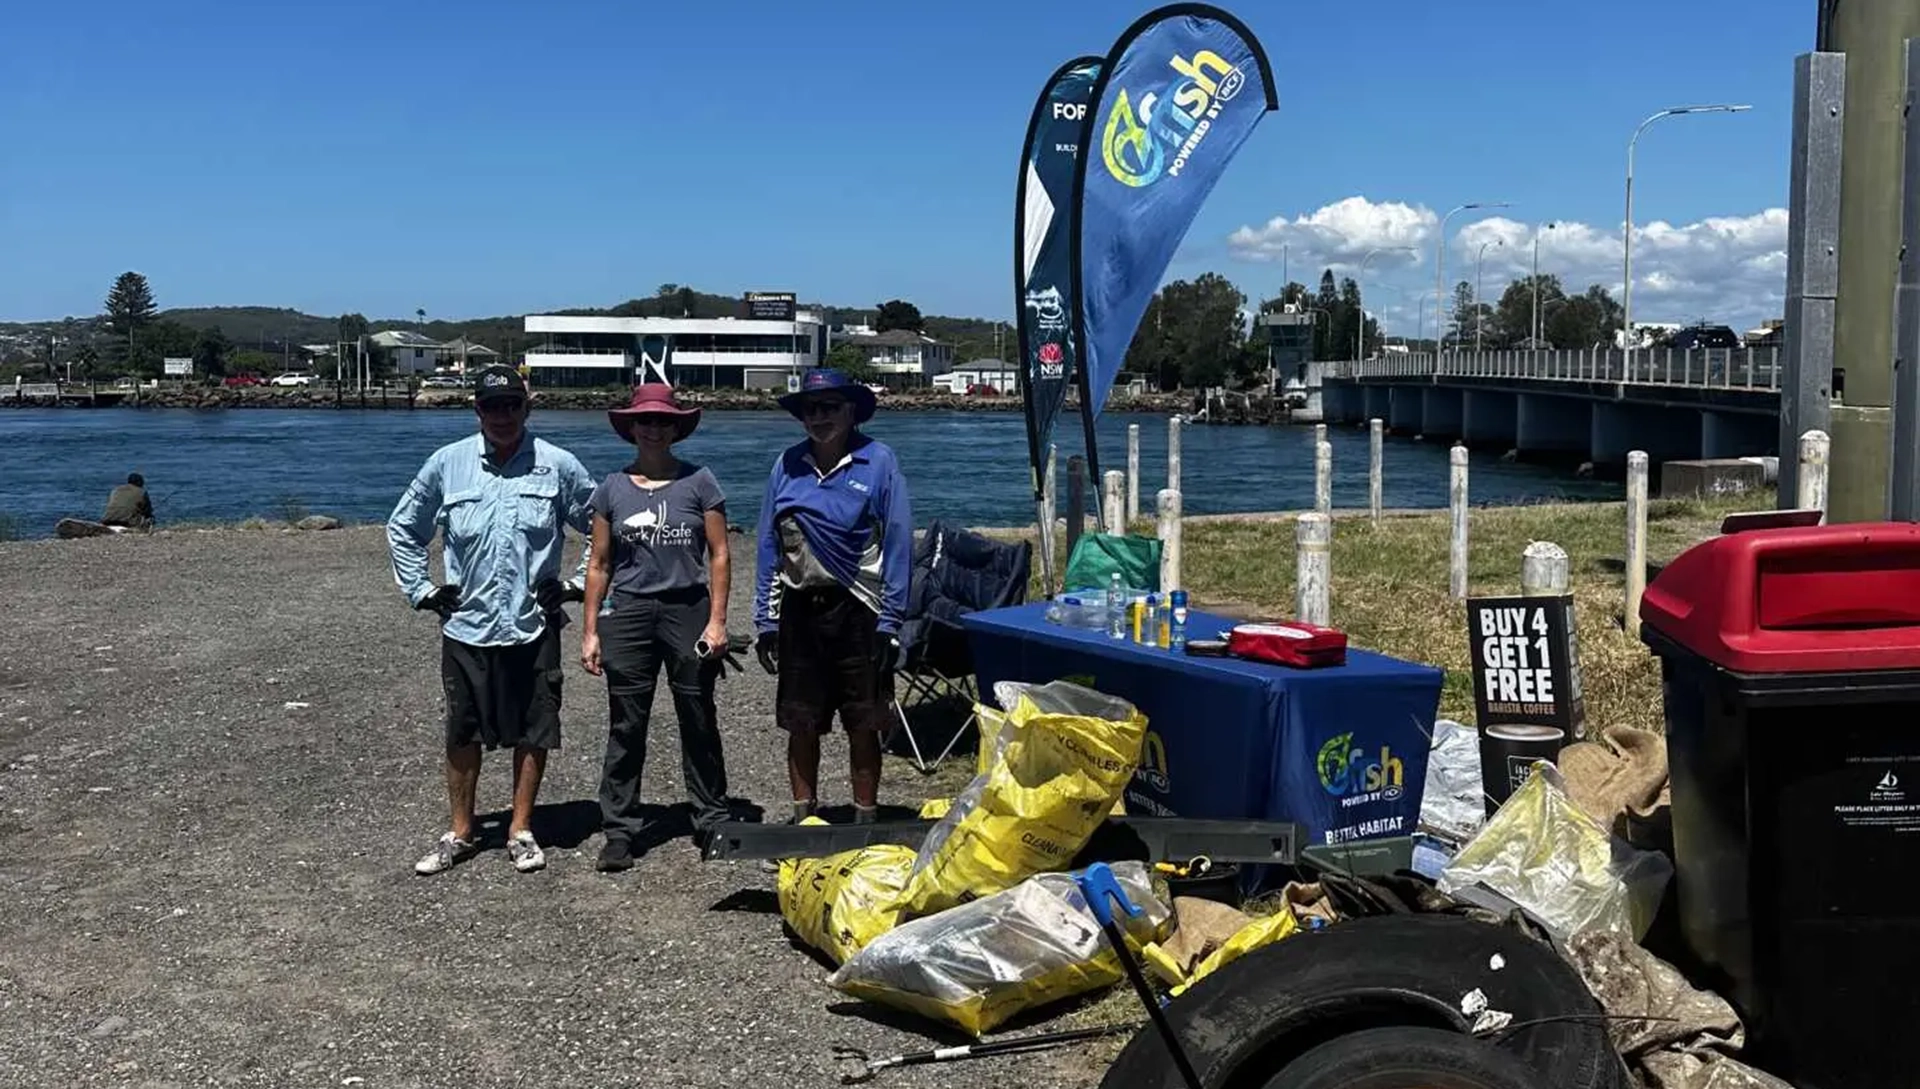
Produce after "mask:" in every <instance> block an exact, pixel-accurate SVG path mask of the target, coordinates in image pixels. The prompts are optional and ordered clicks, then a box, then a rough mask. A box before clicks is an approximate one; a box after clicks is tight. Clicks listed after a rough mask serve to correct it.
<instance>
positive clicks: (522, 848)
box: [507, 832, 547, 873]
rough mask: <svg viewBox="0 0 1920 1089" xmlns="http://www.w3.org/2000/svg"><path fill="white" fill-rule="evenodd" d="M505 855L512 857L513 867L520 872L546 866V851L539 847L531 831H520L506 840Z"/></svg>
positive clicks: (530, 871) (541, 868) (529, 871)
mask: <svg viewBox="0 0 1920 1089" xmlns="http://www.w3.org/2000/svg"><path fill="white" fill-rule="evenodd" d="M507 856H508V857H509V858H512V859H513V868H514V869H516V870H519V871H520V872H521V873H532V872H533V871H535V870H543V869H546V866H547V853H546V852H545V851H542V850H541V849H540V844H539V841H537V840H535V839H534V838H533V833H532V832H521V833H519V834H518V835H516V836H514V837H513V838H511V839H509V840H507Z"/></svg>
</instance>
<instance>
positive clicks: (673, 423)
mask: <svg viewBox="0 0 1920 1089" xmlns="http://www.w3.org/2000/svg"><path fill="white" fill-rule="evenodd" d="M633 423H634V426H635V427H664V428H678V427H679V426H680V420H679V418H678V417H676V416H663V415H658V414H651V415H646V416H635V417H634V418H633Z"/></svg>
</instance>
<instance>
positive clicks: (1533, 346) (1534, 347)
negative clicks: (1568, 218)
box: [1527, 220, 1559, 352]
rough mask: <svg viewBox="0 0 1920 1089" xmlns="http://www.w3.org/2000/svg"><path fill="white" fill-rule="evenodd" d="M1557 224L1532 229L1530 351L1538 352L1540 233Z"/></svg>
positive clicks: (1548, 222) (1543, 224)
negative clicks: (1531, 328) (1531, 324)
mask: <svg viewBox="0 0 1920 1089" xmlns="http://www.w3.org/2000/svg"><path fill="white" fill-rule="evenodd" d="M1556 226H1559V224H1557V223H1554V222H1553V221H1552V220H1548V221H1547V222H1545V223H1542V224H1541V225H1539V226H1538V227H1535V228H1534V229H1533V332H1532V333H1531V334H1530V335H1529V336H1528V338H1527V339H1528V340H1529V341H1530V342H1531V343H1530V344H1529V346H1528V348H1529V350H1530V351H1536V352H1537V351H1539V350H1540V232H1542V231H1551V230H1553V229H1554V228H1555V227H1556Z"/></svg>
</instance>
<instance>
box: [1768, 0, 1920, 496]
mask: <svg viewBox="0 0 1920 1089" xmlns="http://www.w3.org/2000/svg"><path fill="white" fill-rule="evenodd" d="M1823 8H1824V9H1825V12H1826V15H1827V19H1826V20H1825V22H1826V25H1825V26H1824V27H1823V28H1822V40H1821V41H1820V42H1819V43H1818V44H1817V45H1816V46H1815V48H1817V49H1823V50H1830V51H1832V52H1835V53H1844V54H1846V59H1847V82H1846V106H1845V111H1846V114H1847V128H1846V137H1845V144H1844V147H1843V150H1842V153H1841V157H1842V159H1843V160H1844V162H1843V164H1842V167H1841V170H1840V174H1839V178H1838V183H1837V184H1835V181H1834V179H1833V178H1832V177H1831V176H1829V177H1827V178H1825V179H1823V180H1824V181H1825V182H1826V183H1827V184H1832V185H1834V188H1835V189H1836V190H1837V191H1838V197H1839V201H1840V232H1839V250H1840V279H1839V283H1840V288H1841V290H1840V291H1839V292H1838V294H1837V295H1836V296H1835V299H1834V320H1833V337H1834V341H1833V369H1834V373H1835V374H1836V375H1844V376H1845V382H1846V389H1845V390H1844V395H1843V396H1839V397H1836V398H1835V399H1834V403H1833V406H1832V409H1831V420H1830V422H1829V424H1828V425H1827V428H1826V430H1827V431H1828V433H1829V434H1831V435H1832V436H1833V481H1832V487H1833V493H1832V505H1831V506H1830V507H1829V508H1828V510H1827V520H1828V521H1829V522H1860V521H1869V520H1879V519H1882V518H1885V517H1886V516H1887V509H1888V496H1887V493H1886V487H1887V482H1888V479H1889V476H1890V475H1891V473H1890V470H1891V454H1892V452H1893V449H1894V434H1893V405H1894V399H1895V398H1894V389H1893V387H1894V369H1893V359H1894V344H1893V330H1894V288H1895V283H1896V281H1897V279H1898V271H1899V267H1900V252H1899V251H1900V237H1899V235H1898V234H1897V233H1896V229H1895V227H1894V224H1896V223H1898V222H1900V214H1901V181H1902V177H1901V175H1902V173H1903V165H1904V163H1903V160H1904V149H1903V147H1902V144H1903V141H1904V136H1903V133H1904V130H1905V128H1906V120H1905V118H1904V117H1903V114H1904V112H1905V111H1906V110H1907V109H1908V103H1907V95H1906V90H1907V85H1906V71H1905V64H1904V61H1905V58H1906V46H1905V43H1906V42H1907V41H1908V40H1909V39H1912V38H1920V4H1915V3H1912V2H1911V0H1900V2H1894V3H1885V2H1883V3H1878V4H1872V3H1866V2H1864V0H1841V2H1840V3H1829V4H1824V5H1823ZM1836 392H1840V391H1836ZM1800 426H1801V427H1802V428H1803V429H1805V428H1810V427H1814V426H1816V425H1814V424H1810V423H1803V424H1801V425H1800ZM1782 453H1785V451H1784V450H1783V451H1782Z"/></svg>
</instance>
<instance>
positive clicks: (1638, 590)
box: [1626, 450, 1647, 639]
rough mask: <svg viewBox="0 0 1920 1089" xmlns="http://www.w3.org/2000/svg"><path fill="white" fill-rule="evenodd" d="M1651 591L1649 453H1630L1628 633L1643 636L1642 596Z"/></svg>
mask: <svg viewBox="0 0 1920 1089" xmlns="http://www.w3.org/2000/svg"><path fill="white" fill-rule="evenodd" d="M1646 592H1647V452H1646V451H1644V450H1634V451H1632V452H1630V453H1628V454H1627V617H1626V629H1627V635H1629V636H1631V637H1632V638H1634V639H1638V638H1640V599H1641V598H1642V597H1643V596H1645V594H1646Z"/></svg>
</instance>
